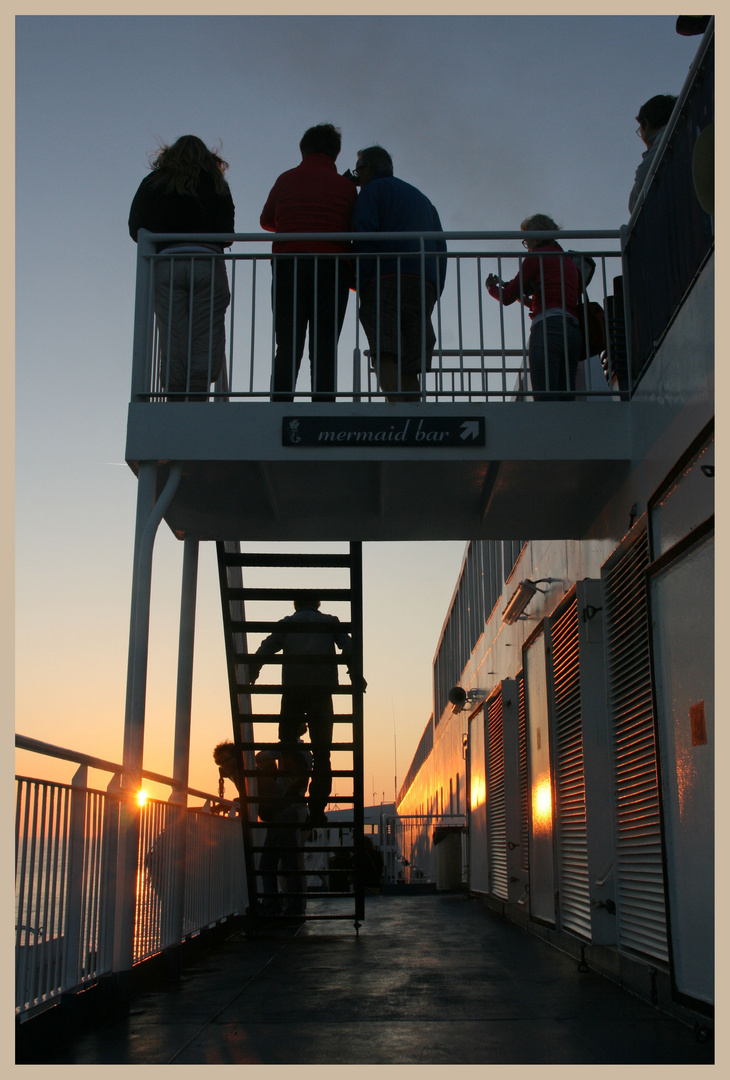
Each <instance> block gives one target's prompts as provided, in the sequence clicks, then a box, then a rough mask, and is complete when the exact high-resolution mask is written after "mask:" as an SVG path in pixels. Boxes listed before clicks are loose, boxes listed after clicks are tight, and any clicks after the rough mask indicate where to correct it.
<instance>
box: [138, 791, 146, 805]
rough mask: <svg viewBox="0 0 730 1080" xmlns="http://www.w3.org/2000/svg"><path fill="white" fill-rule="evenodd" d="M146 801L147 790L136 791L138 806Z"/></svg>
mask: <svg viewBox="0 0 730 1080" xmlns="http://www.w3.org/2000/svg"><path fill="white" fill-rule="evenodd" d="M146 802H147V792H146V791H138V792H137V803H138V805H139V806H144V804H145V803H146Z"/></svg>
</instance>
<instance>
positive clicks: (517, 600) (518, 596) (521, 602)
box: [502, 578, 553, 626]
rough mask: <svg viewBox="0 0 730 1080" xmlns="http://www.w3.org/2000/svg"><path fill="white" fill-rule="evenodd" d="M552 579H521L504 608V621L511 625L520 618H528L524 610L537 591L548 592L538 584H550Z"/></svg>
mask: <svg viewBox="0 0 730 1080" xmlns="http://www.w3.org/2000/svg"><path fill="white" fill-rule="evenodd" d="M552 580H553V579H552V578H538V579H537V581H536V582H535V581H530V580H529V579H526V580H525V581H521V582H520V583H519V585H518V586H517V588H516V589H515V591H514V593H513V594H512V596H511V597H510V600H509V603H508V604H507V607H506V608H505V609H504V614H503V615H502V622H503V623H507V624H508V625H509V626H511V625H512V623H515V622H517V620H518V619H520V618H527V616H526V615H523V612H524V610H525V608H526V607H527V605H528V604H529V603H530V601H531V600H532V598H533V596H534V595H535V593H538V592H539V593H543V594H544V593H546V592H547V589H538V587H537V586H538V585H539V584H542V583H548V584H549V583H551V582H552Z"/></svg>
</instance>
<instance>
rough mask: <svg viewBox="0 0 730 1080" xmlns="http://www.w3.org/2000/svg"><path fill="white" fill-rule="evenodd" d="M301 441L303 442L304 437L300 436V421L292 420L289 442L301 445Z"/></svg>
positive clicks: (290, 422)
mask: <svg viewBox="0 0 730 1080" xmlns="http://www.w3.org/2000/svg"><path fill="white" fill-rule="evenodd" d="M301 441H302V437H301V435H300V434H299V421H298V420H290V421H289V442H290V443H299V442H301Z"/></svg>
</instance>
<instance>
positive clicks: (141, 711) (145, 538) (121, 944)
mask: <svg viewBox="0 0 730 1080" xmlns="http://www.w3.org/2000/svg"><path fill="white" fill-rule="evenodd" d="M181 475H182V466H181V465H180V464H177V463H174V464H172V465H171V466H170V474H169V476H168V478H167V482H166V484H165V487H164V490H163V492H162V494H161V495H160V497H159V499H158V500H157V502H155V501H154V495H155V490H156V480H157V464H156V463H155V462H143V463H142V464H141V465H140V470H139V486H138V490H137V525H136V530H135V551H134V566H133V571H132V610H131V617H130V630H129V667H128V670H127V704H126V711H125V717H124V759H123V769H124V771H123V773H122V801H121V805H120V808H119V849H118V855H117V894H116V904H115V909H114V958H113V964H114V971H115V972H116V973H117V974H121V973H122V972H128V971H131V969H132V965H133V963H134V924H135V913H136V903H137V871H138V866H137V863H138V849H139V806H138V805H137V802H136V793H137V791H138V790H139V786H140V783H141V781H142V764H143V752H144V721H145V701H146V691H147V654H148V646H149V622H150V593H151V587H152V554H153V549H154V543H155V536H156V534H157V529H158V527H159V524H160V522H161V521H162V518H163V516H164V514H165V512H166V510H167V508H168V507H169V505H170V503H171V502H172V499H173V497H174V495H175V492H176V491H177V488H178V485H179V483H180V477H181Z"/></svg>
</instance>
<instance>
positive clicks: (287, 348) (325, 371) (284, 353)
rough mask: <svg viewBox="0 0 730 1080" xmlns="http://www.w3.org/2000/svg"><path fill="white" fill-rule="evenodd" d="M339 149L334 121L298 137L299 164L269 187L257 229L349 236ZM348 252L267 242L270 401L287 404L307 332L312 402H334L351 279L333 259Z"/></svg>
mask: <svg viewBox="0 0 730 1080" xmlns="http://www.w3.org/2000/svg"><path fill="white" fill-rule="evenodd" d="M341 146H342V135H341V133H340V130H339V128H336V127H335V126H334V125H333V124H318V125H317V126H316V127H311V128H309V129H308V130H307V131H305V132H304V135H303V136H302V138H301V141H300V143H299V150H300V152H301V155H302V161H301V164H300V165H297V166H296V167H295V168H293V169H289V170H287V172H284V173H282V174H281V176H280V177H279V178H278V179H277V181H276V183H275V184H274V186H273V187H272V189H271V191H270V192H269V197H268V198H267V200H266V204H265V206H264V208H263V210H262V212H261V227H262V229H266V230H268V231H269V232H279V233H302V232H304V233H328V232H331V233H338V232H339V233H342V232H348V231H349V229H350V220H351V218H352V208H353V206H354V205H355V199H356V198H357V189H356V187H355V184H354V183H353V181H352V179H348V178H347V177H345V176H340V175H339V174H338V172H337V168H336V166H335V162H336V160H337V158H338V156H339V153H340V149H341ZM348 251H349V244H348V243H347V242H346V241H328V240H307V241H278V240H275V241H274V243H273V244H272V253H273V255H274V258H273V259H272V279H273V280H272V289H271V302H272V308H273V311H274V326H275V331H276V354H275V356H274V378H273V393H272V400H274V401H292V400H293V396H294V388H295V387H296V382H297V376H298V375H299V367H300V365H301V362H302V355H303V353H304V338H305V335H306V334H307V330H309V363H310V368H311V377H312V401H334V400H335V391H336V388H337V342H338V340H339V337H340V331H341V330H342V324H343V322H344V321H345V312H346V310H347V301H348V297H349V292H350V283H351V275H352V268H351V265H350V263H349V262H348V260H346V259H344V258H342V257H340V258H336V257H335V256H337V255H339V256H342V255H343V254H345V253H347V252H348ZM290 255H291V257H290ZM297 255H305V256H306V257H304V258H297ZM317 255H324V256H326V257H324V258H316V256H317ZM277 256H278V257H277Z"/></svg>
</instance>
